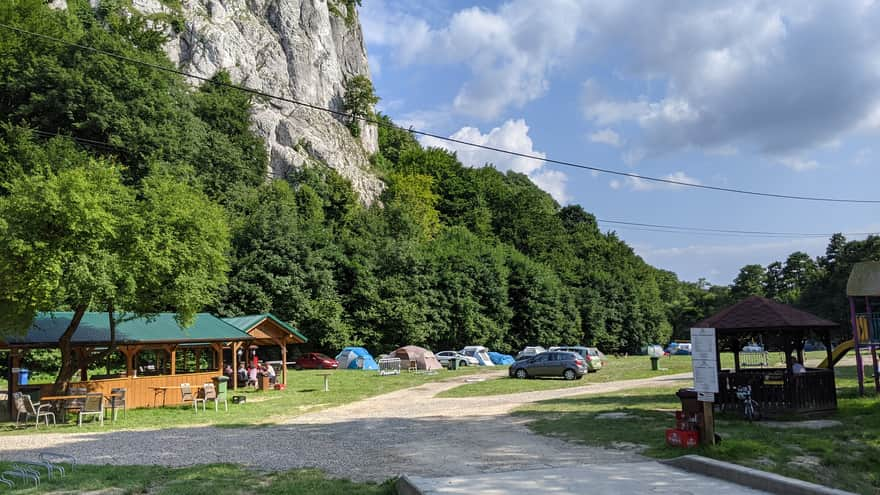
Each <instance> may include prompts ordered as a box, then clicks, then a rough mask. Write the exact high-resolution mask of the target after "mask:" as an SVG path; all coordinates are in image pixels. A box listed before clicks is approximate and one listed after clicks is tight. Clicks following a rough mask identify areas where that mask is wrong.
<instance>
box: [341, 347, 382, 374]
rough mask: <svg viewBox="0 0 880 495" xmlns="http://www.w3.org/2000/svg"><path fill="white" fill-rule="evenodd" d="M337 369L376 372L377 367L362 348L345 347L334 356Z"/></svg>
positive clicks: (371, 357) (374, 361) (367, 352)
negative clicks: (337, 365) (337, 364)
mask: <svg viewBox="0 0 880 495" xmlns="http://www.w3.org/2000/svg"><path fill="white" fill-rule="evenodd" d="M336 361H338V362H339V369H349V370H359V369H363V370H378V369H379V365H378V364H376V360H375V359H373V356H371V355H370V353H369V351H367V350H366V349H364V348H363V347H346V348H345V349H342V351H341V352H340V353H339V354H338V355H337V356H336Z"/></svg>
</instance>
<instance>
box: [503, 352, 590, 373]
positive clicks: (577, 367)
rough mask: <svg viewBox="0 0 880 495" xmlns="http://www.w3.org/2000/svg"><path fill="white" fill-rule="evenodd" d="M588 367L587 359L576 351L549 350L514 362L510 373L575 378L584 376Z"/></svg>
mask: <svg viewBox="0 0 880 495" xmlns="http://www.w3.org/2000/svg"><path fill="white" fill-rule="evenodd" d="M588 369H589V368H587V362H586V360H585V359H584V358H583V357H582V356H581V355H580V354H578V353H576V352H563V351H558V352H557V351H548V352H542V353H540V354H536V355H534V356H532V357H529V358H525V359H522V360H520V361H517V362H515V363H513V364H512V365H511V366H510V369H509V370H508V374H509V375H510V376H511V378H533V377H539V376H561V377H562V378H565V379H566V380H575V379H581V378H583V376H584V375H585V374H586V373H587V371H588Z"/></svg>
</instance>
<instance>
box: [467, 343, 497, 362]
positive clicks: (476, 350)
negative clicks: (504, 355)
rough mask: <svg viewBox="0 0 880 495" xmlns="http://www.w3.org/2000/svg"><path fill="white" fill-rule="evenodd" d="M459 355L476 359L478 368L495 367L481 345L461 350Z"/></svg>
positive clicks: (487, 352)
mask: <svg viewBox="0 0 880 495" xmlns="http://www.w3.org/2000/svg"><path fill="white" fill-rule="evenodd" d="M461 353H462V354H464V355H465V356H471V357H475V358H477V361H479V362H480V366H495V363H493V362H492V358H490V357H489V349H487V348H485V347H483V346H481V345H469V346H467V347H465V348H464V349H462V350H461Z"/></svg>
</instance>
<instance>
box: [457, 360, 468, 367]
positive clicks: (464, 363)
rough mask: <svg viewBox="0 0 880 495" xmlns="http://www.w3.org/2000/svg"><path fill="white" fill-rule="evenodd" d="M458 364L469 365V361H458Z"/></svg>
mask: <svg viewBox="0 0 880 495" xmlns="http://www.w3.org/2000/svg"><path fill="white" fill-rule="evenodd" d="M458 365H459V366H467V365H468V362H467V361H459V362H458Z"/></svg>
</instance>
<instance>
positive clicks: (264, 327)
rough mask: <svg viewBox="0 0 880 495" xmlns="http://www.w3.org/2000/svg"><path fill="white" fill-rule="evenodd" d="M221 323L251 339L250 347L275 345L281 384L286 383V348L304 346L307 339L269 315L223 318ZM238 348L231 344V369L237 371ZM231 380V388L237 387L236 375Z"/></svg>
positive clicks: (238, 346)
mask: <svg viewBox="0 0 880 495" xmlns="http://www.w3.org/2000/svg"><path fill="white" fill-rule="evenodd" d="M223 321H225V322H226V323H228V324H230V325H232V326H234V327H235V328H237V329H239V330H241V331H242V332H244V333H246V334H248V335H249V336H250V337H252V338H253V340H251V341H249V344H251V345H256V346H267V345H277V346H278V347H279V348H280V350H281V363H282V366H281V382H282V383H287V346H288V345H289V344H304V343H306V342H308V339H306V338H305V336H304V335H303V334H301V333H299V330H297V329H296V328H293V327H292V326H290V325H288V324H287V323H285V322H284V321H282V320H281V319H279V318H278V317H276V316H275V315H273V314H271V313H265V314H261V315H247V316H237V317H234V318H224V319H223ZM240 346H241V343H239V344H238V345H237V346H236V345H235V344H233V349H232V359H233V369H237V366H238V365H237V364H236V360H237V358H236V355H237V354H238V350H239V348H240ZM232 380H233V386H234V387H235V386H238V374H237V373H236V374H235V375H234V376H233V378H232Z"/></svg>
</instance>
